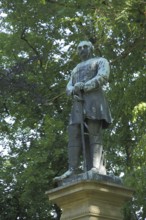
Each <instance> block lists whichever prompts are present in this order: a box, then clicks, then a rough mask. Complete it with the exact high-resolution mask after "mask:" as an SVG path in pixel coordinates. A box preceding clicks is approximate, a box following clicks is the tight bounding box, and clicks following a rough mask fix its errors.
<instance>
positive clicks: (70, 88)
mask: <svg viewBox="0 0 146 220" xmlns="http://www.w3.org/2000/svg"><path fill="white" fill-rule="evenodd" d="M73 92H74V86H73V85H72V75H71V77H70V80H69V82H68V84H67V87H66V93H67V95H73Z"/></svg>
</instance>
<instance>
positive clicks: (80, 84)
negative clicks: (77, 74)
mask: <svg viewBox="0 0 146 220" xmlns="http://www.w3.org/2000/svg"><path fill="white" fill-rule="evenodd" d="M83 89H84V83H83V82H78V83H76V84H75V85H74V92H75V93H78V92H80V91H81V90H83Z"/></svg>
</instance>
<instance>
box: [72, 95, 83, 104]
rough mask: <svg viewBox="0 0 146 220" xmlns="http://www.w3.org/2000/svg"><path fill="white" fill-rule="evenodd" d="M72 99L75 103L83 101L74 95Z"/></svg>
mask: <svg viewBox="0 0 146 220" xmlns="http://www.w3.org/2000/svg"><path fill="white" fill-rule="evenodd" d="M73 98H74V100H75V101H78V102H80V101H83V99H82V98H81V97H79V96H78V95H74V96H73Z"/></svg>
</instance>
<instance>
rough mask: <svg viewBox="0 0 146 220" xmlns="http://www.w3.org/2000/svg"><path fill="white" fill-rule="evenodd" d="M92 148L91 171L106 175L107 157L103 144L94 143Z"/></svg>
mask: <svg viewBox="0 0 146 220" xmlns="http://www.w3.org/2000/svg"><path fill="white" fill-rule="evenodd" d="M91 149H92V153H91V155H92V161H93V162H92V168H91V171H93V172H96V173H99V174H104V175H106V168H105V159H104V152H103V147H102V145H101V144H93V145H92V146H91Z"/></svg>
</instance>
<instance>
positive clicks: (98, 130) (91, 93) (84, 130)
mask: <svg viewBox="0 0 146 220" xmlns="http://www.w3.org/2000/svg"><path fill="white" fill-rule="evenodd" d="M93 49H94V47H93V45H92V43H91V42H90V41H82V42H80V43H79V45H78V48H77V51H78V55H79V56H80V58H81V63H79V64H78V65H77V66H76V67H75V68H74V69H73V71H72V73H71V77H70V80H69V82H68V84H67V94H68V95H70V96H72V98H73V106H72V110H71V115H70V121H69V128H68V132H69V143H68V159H69V169H68V170H67V171H66V172H65V173H64V174H63V175H61V176H59V177H56V178H55V180H56V181H60V180H63V179H65V178H67V177H69V176H72V175H73V174H75V173H76V171H77V169H78V166H79V158H80V154H81V152H83V151H84V152H83V153H84V158H83V159H84V163H85V162H86V163H85V166H86V167H85V171H89V170H91V171H92V172H97V173H99V174H106V168H105V160H104V152H103V146H102V129H105V128H107V127H108V126H109V124H110V123H111V114H110V110H109V107H108V104H107V101H106V99H105V96H104V93H103V89H102V86H103V85H104V84H106V83H107V81H108V78H109V73H110V67H109V63H108V61H107V60H106V59H105V58H102V57H93ZM82 147H83V151H82Z"/></svg>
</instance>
